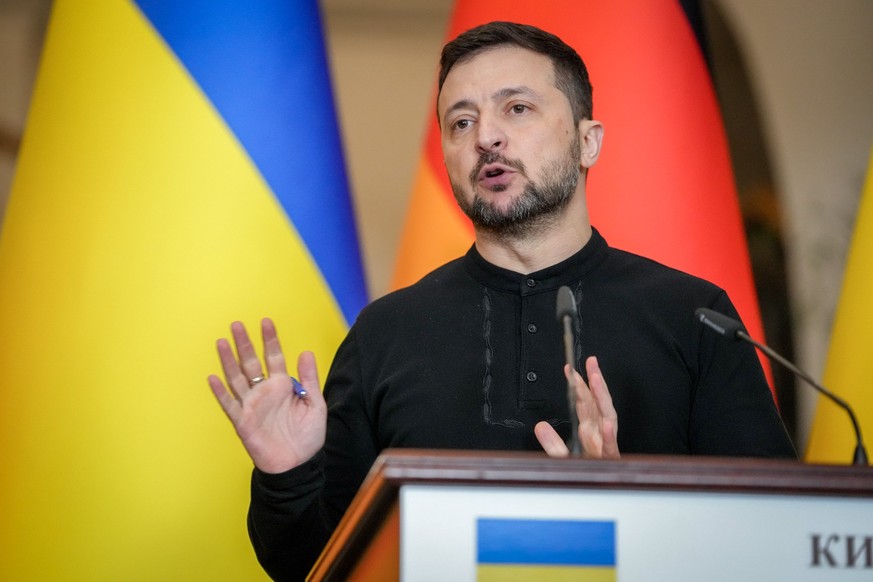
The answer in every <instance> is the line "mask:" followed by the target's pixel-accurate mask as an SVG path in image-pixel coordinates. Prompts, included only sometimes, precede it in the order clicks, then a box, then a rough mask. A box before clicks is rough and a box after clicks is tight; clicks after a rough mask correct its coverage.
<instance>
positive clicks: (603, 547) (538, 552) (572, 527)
mask: <svg viewBox="0 0 873 582" xmlns="http://www.w3.org/2000/svg"><path fill="white" fill-rule="evenodd" d="M476 544H477V547H476V553H477V556H476V558H477V560H476V561H477V568H476V580H478V581H479V582H490V581H496V580H499V581H501V582H513V581H516V580H519V581H520V580H541V581H554V582H560V581H564V580H576V581H578V580H588V581H595V582H601V581H615V580H616V576H617V574H616V558H615V522H614V521H569V520H540V519H485V518H482V519H478V520H477V522H476Z"/></svg>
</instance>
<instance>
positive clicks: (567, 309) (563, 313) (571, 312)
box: [555, 285, 582, 456]
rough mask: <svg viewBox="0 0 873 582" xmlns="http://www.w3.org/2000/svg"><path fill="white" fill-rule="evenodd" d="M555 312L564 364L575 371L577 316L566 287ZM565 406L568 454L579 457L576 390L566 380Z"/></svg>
mask: <svg viewBox="0 0 873 582" xmlns="http://www.w3.org/2000/svg"><path fill="white" fill-rule="evenodd" d="M555 312H556V316H557V318H558V321H559V322H561V323H563V325H564V362H565V363H567V364H569V365H570V368H572V369H574V370H575V369H576V358H575V357H574V356H573V345H574V342H573V323H575V322H576V318H577V317H578V316H579V314H578V312H577V311H576V299H575V298H574V297H573V291H571V290H570V288H569V287H567V286H566V285H564V286H562V287H561V288H560V289H558V299H557V301H556V302H555ZM567 405H568V406H569V409H570V438H569V439H568V440H567V448H568V449H570V454H571V455H574V456H579V455H580V454H582V447H581V446H580V445H579V416H578V415H577V414H576V388H575V386H574V385H573V382H572V381H571V380H569V379H568V380H567Z"/></svg>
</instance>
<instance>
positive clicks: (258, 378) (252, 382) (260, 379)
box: [249, 375, 266, 386]
mask: <svg viewBox="0 0 873 582" xmlns="http://www.w3.org/2000/svg"><path fill="white" fill-rule="evenodd" d="M264 380H266V378H265V377H264V376H263V375H260V376H255V377H254V378H252V379H251V380H249V386H254V385H255V384H257V383H258V382H263V381H264Z"/></svg>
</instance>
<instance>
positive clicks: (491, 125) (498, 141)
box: [476, 116, 507, 153]
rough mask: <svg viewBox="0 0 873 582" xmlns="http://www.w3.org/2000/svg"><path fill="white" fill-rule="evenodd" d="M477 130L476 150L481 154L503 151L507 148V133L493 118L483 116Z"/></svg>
mask: <svg viewBox="0 0 873 582" xmlns="http://www.w3.org/2000/svg"><path fill="white" fill-rule="evenodd" d="M477 129H478V134H477V135H476V149H477V150H479V152H480V153H486V152H491V151H501V150H503V149H504V148H505V147H506V140H507V136H506V132H505V131H504V130H503V128H502V127H501V126H500V124H499V123H498V122H497V120H496V119H494V118H493V117H491V116H482V117H481V118H480V119H479V124H478V128H477Z"/></svg>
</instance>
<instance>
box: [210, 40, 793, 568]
mask: <svg viewBox="0 0 873 582" xmlns="http://www.w3.org/2000/svg"><path fill="white" fill-rule="evenodd" d="M439 87H440V92H439V95H438V99H437V115H438V118H439V122H440V127H441V132H442V147H443V153H444V156H445V164H446V170H447V171H448V175H449V178H450V180H451V183H452V188H453V190H454V194H455V197H456V199H457V201H458V204H459V205H460V206H461V208H462V209H463V210H464V211H465V212H466V213H467V214H468V215H469V216H470V218H471V219H472V221H473V224H474V226H475V231H476V242H475V244H474V246H473V247H472V248H471V249H470V250H469V252H468V253H467V254H466V256H464V257H462V258H460V259H457V260H455V261H453V262H451V263H448V264H447V265H444V266H443V267H441V268H439V269H437V270H436V271H434V272H433V273H431V274H429V275H428V276H426V277H425V278H424V279H422V280H421V281H420V282H418V283H417V284H415V285H413V286H412V287H409V288H407V289H403V290H400V291H398V292H396V293H393V294H391V295H388V296H386V297H384V298H382V299H379V300H377V301H375V302H374V303H372V304H371V305H370V306H368V307H367V308H366V309H364V310H363V311H362V312H361V314H360V316H359V317H358V320H357V321H356V322H355V324H354V325H353V327H352V329H351V330H350V332H349V334H348V336H347V338H346V340H345V341H344V342H343V344H342V346H340V348H339V350H338V352H337V355H336V357H335V359H334V362H333V366H332V368H331V371H330V375H329V377H328V379H327V382H326V386H325V391H324V397H322V395H321V392H320V389H319V388H320V387H319V381H318V376H317V373H316V368H315V362H314V361H313V357H312V355H311V354H308V353H304V354H302V355H301V356H300V358H299V360H298V365H297V369H298V373H299V375H300V378H301V381H302V385H303V387H304V388H305V390H306V391H307V395H306V396H305V397H303V398H300V397H299V396H295V393H294V390H293V389H292V382H291V381H290V380H289V379H288V376H287V372H286V366H285V361H284V357H283V355H282V351H281V349H280V347H279V343H278V340H277V338H276V331H275V329H274V327H273V325H272V323H271V322H270V321H269V320H265V321H264V322H263V328H262V333H263V338H264V352H265V361H266V366H267V371H266V375H268V376H269V377H268V378H267V379H264V375H265V374H264V371H263V370H262V369H261V364H260V363H259V361H258V359H257V357H256V354H255V350H254V348H253V347H252V344H251V342H250V341H249V339H248V337H247V335H246V332H245V330H244V329H243V328H242V326H241V325H240V324H239V323H235V324H233V326H232V333H233V337H234V341H235V344H236V347H237V353H238V359H237V358H236V357H235V356H234V354H233V351H232V349H231V346H230V344H229V343H228V342H227V341H226V340H219V342H218V350H219V355H220V359H221V362H222V366H223V368H224V374H225V378H226V380H227V383H228V385H229V387H230V391H231V392H230V393H229V392H227V390H226V389H225V386H224V384H223V383H222V382H221V380H220V379H218V378H217V377H215V376H211V377H210V385H211V387H212V389H213V392H214V393H215V396H216V397H217V398H218V400H219V402H220V403H221V405H222V407H223V409H224V410H225V412H226V413H227V415H228V416H229V418H230V419H231V421H232V422H233V424H234V426H235V428H236V430H237V432H238V434H239V436H240V438H241V440H242V442H243V444H244V446H245V447H246V450H247V451H248V452H249V454H250V455H251V457H252V459H253V461H254V463H255V466H256V468H255V470H254V473H253V478H252V502H251V507H250V512H249V533H250V536H251V539H252V543H253V544H254V546H255V549H256V552H257V554H258V558H259V560H260V561H261V563H262V565H263V566H264V567H265V568H266V569H267V571H268V572H269V573H270V574H271V575H272V576H274V577H276V578H282V579H295V578H302V577H303V576H304V575H305V573H306V572H307V570H308V568H309V567H310V566H311V564H312V563H313V561H314V560H315V558H316V557H317V555H318V553H319V551H320V550H321V548H322V547H323V545H324V543H325V541H326V540H327V537H328V536H329V534H330V533H331V531H332V530H333V528H334V527H335V526H336V524H337V522H338V521H339V519H340V517H341V516H342V514H343V512H344V511H345V509H346V507H347V506H348V504H349V502H350V501H351V499H352V497H353V496H354V494H355V492H356V491H357V489H358V486H359V485H360V483H361V481H362V480H363V478H364V476H365V474H366V472H367V470H368V469H369V468H370V465H371V464H372V462H373V461H374V460H375V458H376V456H377V455H378V454H379V452H380V451H382V450H383V449H385V448H388V447H420V448H447V449H492V450H499V449H504V450H537V449H540V448H542V449H544V450H545V451H546V452H547V453H548V454H550V455H553V456H565V455H567V453H568V451H567V448H566V446H565V444H564V442H565V440H566V439H567V436H568V432H569V427H570V419H569V414H568V410H567V402H566V389H565V387H566V382H567V380H568V379H570V380H571V381H572V382H573V383H574V386H575V388H576V394H577V398H578V406H577V410H576V412H577V414H578V417H579V439H580V441H581V443H582V448H583V450H584V454H585V455H586V456H589V457H598V458H599V457H611V458H617V457H618V456H619V455H620V452H628V453H651V454H708V455H737V456H751V455H760V456H784V457H793V456H794V450H793V448H792V445H791V443H790V441H789V439H788V437H787V435H786V433H785V431H784V428H783V426H782V423H781V421H780V419H779V416H778V414H777V412H776V409H775V406H774V404H773V401H772V399H771V396H770V392H769V389H768V387H767V384H766V382H765V380H764V376H763V373H762V371H761V368H760V365H759V363H758V360H757V358H756V356H755V354H754V352H753V350H752V349H751V348H750V347H748V346H746V345H745V344H739V343H727V342H722V341H719V338H718V337H717V336H716V335H715V334H711V333H706V332H705V331H704V330H703V329H702V328H701V327H700V326H699V325H697V324H696V323H695V321H694V318H693V313H694V310H695V309H696V308H698V307H709V308H713V309H716V310H718V311H720V312H723V313H725V314H727V315H729V316H732V317H737V314H736V311H735V310H734V308H733V306H732V305H731V303H730V301H729V300H728V298H727V296H726V295H725V293H724V291H722V290H721V289H718V288H717V287H715V286H714V285H711V284H709V283H707V282H705V281H701V280H699V279H696V278H694V277H691V276H689V275H686V274H684V273H680V272H678V271H675V270H672V269H669V268H667V267H664V266H662V265H659V264H657V263H654V262H652V261H649V260H647V259H644V258H641V257H638V256H635V255H631V254H629V253H625V252H622V251H619V250H616V249H612V248H610V247H609V246H608V245H607V243H606V241H605V240H604V239H603V237H601V236H600V234H599V233H598V232H597V231H596V230H595V229H593V228H592V227H591V225H590V223H589V220H588V214H587V208H586V199H585V195H586V194H585V176H586V174H587V171H588V169H589V168H591V167H592V166H593V165H594V164H595V162H596V161H597V158H598V156H599V154H600V148H601V141H602V138H603V126H602V124H601V123H600V122H598V121H595V120H594V119H593V116H592V105H591V103H592V101H591V86H590V84H589V81H588V75H587V72H586V69H585V65H584V64H583V62H582V60H581V59H580V58H579V56H578V55H577V54H576V53H575V51H573V49H572V48H570V47H568V46H567V45H565V44H564V43H563V42H562V41H560V39H558V38H557V37H554V36H552V35H550V34H548V33H545V32H543V31H540V30H538V29H536V28H533V27H528V26H522V25H516V24H511V23H491V24H487V25H483V26H480V27H477V28H474V29H472V30H470V31H467V32H466V33H464V34H462V35H460V36H459V37H458V38H457V39H455V40H454V41H452V42H451V43H449V44H448V45H447V46H446V47H445V48H444V50H443V55H442V60H441V72H440V81H439ZM604 195H608V193H605V194H604ZM562 285H567V286H569V287H570V288H571V289H572V290H573V293H574V296H575V299H576V303H577V305H578V307H579V312H580V316H581V325H580V326H579V327H578V329H577V334H576V335H577V338H576V346H575V350H576V357H577V367H578V368H580V369H581V368H584V370H585V378H583V376H581V375H580V374H579V373H577V372H576V371H575V370H571V369H570V368H569V367H566V368H565V367H564V364H563V350H562V346H561V330H560V326H559V323H558V322H557V321H556V318H555V298H556V292H557V289H558V288H559V287H560V286H562ZM586 378H587V382H586ZM606 378H608V379H609V387H607V382H606ZM325 399H326V401H325ZM619 421H620V422H621V425H620V426H621V428H620V429H619V424H618V423H619Z"/></svg>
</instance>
